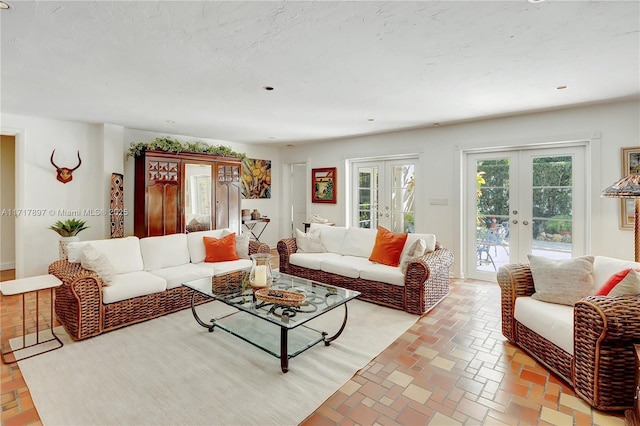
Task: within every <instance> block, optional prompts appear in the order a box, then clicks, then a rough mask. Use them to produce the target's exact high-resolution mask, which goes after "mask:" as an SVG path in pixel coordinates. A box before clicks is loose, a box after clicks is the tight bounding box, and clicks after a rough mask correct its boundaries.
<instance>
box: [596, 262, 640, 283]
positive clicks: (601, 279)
mask: <svg viewBox="0 0 640 426" xmlns="http://www.w3.org/2000/svg"><path fill="white" fill-rule="evenodd" d="M627 268H631V269H640V263H638V262H632V261H631V260H620V259H614V258H612V257H605V256H596V258H595V260H594V261H593V284H594V288H595V290H596V292H597V291H598V290H599V289H600V287H602V285H603V284H604V283H606V282H607V280H608V279H609V278H611V275H613V274H615V273H616V272H620V271H622V270H623V269H627Z"/></svg>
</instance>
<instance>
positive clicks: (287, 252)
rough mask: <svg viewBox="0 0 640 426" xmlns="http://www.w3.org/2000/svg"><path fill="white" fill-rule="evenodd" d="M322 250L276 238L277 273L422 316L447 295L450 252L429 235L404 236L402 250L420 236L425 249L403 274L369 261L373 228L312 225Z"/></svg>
mask: <svg viewBox="0 0 640 426" xmlns="http://www.w3.org/2000/svg"><path fill="white" fill-rule="evenodd" d="M309 232H318V233H319V234H320V240H321V242H322V247H323V249H324V250H326V252H315V253H300V252H299V251H298V246H297V243H296V239H295V238H286V239H283V240H280V241H279V242H278V254H279V256H280V271H281V272H284V273H287V274H291V275H296V276H300V277H303V278H307V279H312V280H317V281H320V282H323V283H326V284H331V285H336V286H339V287H343V288H347V289H351V290H356V291H359V292H360V293H361V295H360V299H362V300H366V301H369V302H373V303H377V304H381V305H385V306H390V307H393V308H396V309H402V310H405V311H407V312H410V313H413V314H418V315H422V314H424V313H425V312H428V311H429V310H430V309H432V308H433V307H434V306H435V305H436V304H437V303H438V302H440V301H441V300H442V299H444V297H446V295H447V294H448V293H449V269H450V267H451V265H452V264H453V254H452V253H451V251H449V250H447V249H446V248H444V247H442V246H440V244H438V243H437V242H436V237H435V235H433V234H408V236H407V239H406V241H405V245H404V248H403V254H405V253H406V252H407V251H408V249H409V247H410V246H411V245H412V244H413V243H414V242H415V241H416V240H418V239H423V240H424V241H425V242H426V246H427V251H428V252H427V253H425V254H423V255H421V256H418V257H415V258H413V259H411V261H410V262H408V263H407V265H406V266H407V267H406V272H403V271H402V269H401V267H400V266H398V267H393V266H387V265H383V264H380V263H375V262H371V261H370V260H369V257H370V255H371V253H372V250H373V247H374V244H375V242H376V235H377V231H376V230H375V229H364V228H345V227H339V226H327V225H319V224H311V227H310V229H309Z"/></svg>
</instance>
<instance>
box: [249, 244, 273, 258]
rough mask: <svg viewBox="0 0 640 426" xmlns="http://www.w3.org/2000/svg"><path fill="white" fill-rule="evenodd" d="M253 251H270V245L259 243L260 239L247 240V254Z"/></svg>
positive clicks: (253, 252)
mask: <svg viewBox="0 0 640 426" xmlns="http://www.w3.org/2000/svg"><path fill="white" fill-rule="evenodd" d="M255 253H267V254H268V253H271V247H269V244H265V243H261V242H260V241H253V240H250V241H249V255H252V254H255Z"/></svg>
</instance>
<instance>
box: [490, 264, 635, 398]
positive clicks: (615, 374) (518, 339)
mask: <svg viewBox="0 0 640 426" xmlns="http://www.w3.org/2000/svg"><path fill="white" fill-rule="evenodd" d="M627 268H633V269H640V263H636V262H631V261H626V260H619V259H613V258H609V257H605V256H595V259H594V261H593V271H592V278H593V287H592V289H593V290H592V291H590V292H589V293H588V294H592V295H588V296H585V297H582V298H580V299H579V300H578V301H577V302H575V305H573V306H570V305H565V304H559V303H550V302H548V301H542V300H536V299H535V298H533V297H532V295H533V294H534V293H535V292H536V288H535V282H534V277H533V275H534V274H532V271H531V266H530V265H529V264H511V265H507V266H504V267H502V268H500V270H499V271H498V284H499V285H500V288H501V292H502V333H503V334H504V336H505V337H506V338H507V339H508V340H509V341H510V342H511V343H513V344H515V345H518V346H519V347H521V348H522V349H524V350H525V351H527V352H528V353H529V354H531V356H533V357H534V358H535V359H537V360H538V361H540V362H541V363H542V364H544V365H545V366H546V367H548V368H549V369H550V370H551V371H553V372H554V373H556V374H557V375H558V376H560V377H561V378H562V379H563V380H565V381H566V382H567V383H569V384H570V385H571V386H573V387H574V389H575V392H576V394H577V395H579V396H580V397H582V398H583V399H584V400H585V401H587V402H588V403H589V404H590V405H591V406H593V407H595V408H596V409H599V410H622V409H625V408H631V407H632V406H633V396H634V391H633V390H634V386H635V384H634V376H633V371H634V362H635V361H634V350H633V345H634V344H640V326H639V325H638V324H640V295H620V296H611V295H607V296H595V295H593V294H595V293H596V292H597V291H598V290H599V289H600V288H601V287H602V286H603V284H605V283H606V282H607V281H608V280H609V278H610V277H611V276H612V275H614V274H616V273H618V272H620V271H622V270H624V269H627Z"/></svg>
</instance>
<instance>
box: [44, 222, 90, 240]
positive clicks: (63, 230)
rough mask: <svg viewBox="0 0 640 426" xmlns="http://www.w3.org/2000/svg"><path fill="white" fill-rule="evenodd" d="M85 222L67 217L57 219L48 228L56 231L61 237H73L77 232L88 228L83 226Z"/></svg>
mask: <svg viewBox="0 0 640 426" xmlns="http://www.w3.org/2000/svg"><path fill="white" fill-rule="evenodd" d="M86 223H87V222H86V221H84V220H79V219H67V220H65V221H64V222H61V221H57V222H56V223H54V224H53V225H51V226H50V227H49V229H51V230H53V231H56V232H57V233H58V234H59V235H60V236H61V237H74V236H76V235H78V232H80V231H83V230H85V229H87V228H88V226H85V224H86Z"/></svg>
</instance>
